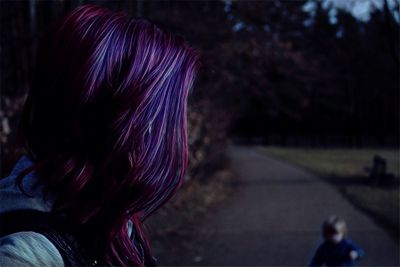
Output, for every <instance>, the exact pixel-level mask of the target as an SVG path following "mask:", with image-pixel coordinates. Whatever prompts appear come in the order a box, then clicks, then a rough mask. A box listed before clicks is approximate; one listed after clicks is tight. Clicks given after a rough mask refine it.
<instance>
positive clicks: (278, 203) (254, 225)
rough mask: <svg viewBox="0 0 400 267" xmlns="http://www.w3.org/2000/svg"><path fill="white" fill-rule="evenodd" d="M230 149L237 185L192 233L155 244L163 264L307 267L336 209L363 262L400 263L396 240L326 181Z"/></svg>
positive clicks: (248, 151) (246, 149) (253, 153)
mask: <svg viewBox="0 0 400 267" xmlns="http://www.w3.org/2000/svg"><path fill="white" fill-rule="evenodd" d="M229 153H230V155H231V160H232V166H233V168H234V169H235V170H236V171H237V173H238V174H239V176H240V180H239V181H237V182H236V184H235V185H236V186H237V190H236V191H235V193H234V194H233V195H232V196H231V197H230V198H229V199H227V200H226V201H225V202H224V203H222V204H220V205H218V206H217V207H215V208H214V209H213V210H212V211H211V212H210V213H209V214H207V216H206V217H205V218H203V219H202V221H201V222H199V223H198V225H196V226H188V227H189V228H191V230H192V231H193V230H194V231H193V232H194V234H193V236H191V237H189V238H188V237H185V238H183V237H179V236H176V237H171V238H170V239H169V244H165V243H164V244H158V246H162V247H164V248H165V250H164V249H161V250H160V249H158V253H157V252H156V255H158V258H159V260H160V264H161V265H181V266H182V265H184V266H188V265H203V266H205V265H207V266H209V265H213V266H215V265H225V266H235V265H236V266H237V265H241V266H249V265H250V266H304V265H307V263H308V261H309V259H310V257H311V256H312V254H313V252H314V249H315V248H316V246H317V245H318V242H319V241H320V227H321V223H322V221H323V220H324V219H325V218H326V217H329V215H331V214H337V215H340V216H342V217H344V218H345V219H346V220H347V222H348V227H349V232H350V237H351V238H352V239H353V240H354V241H355V242H356V243H358V244H359V245H360V246H361V247H362V248H363V249H364V250H365V251H366V258H365V259H364V260H363V261H360V262H359V263H358V265H360V266H365V265H368V266H399V247H398V245H397V244H396V243H395V242H394V241H393V240H392V239H391V238H390V237H389V236H388V234H387V233H386V232H385V231H384V230H382V229H381V228H380V227H378V226H377V225H375V223H374V222H373V221H372V219H370V218H369V217H367V216H366V215H364V214H362V213H361V212H359V211H358V210H356V209H355V208H354V207H353V206H352V205H351V204H350V203H349V202H348V201H347V200H346V199H345V198H343V197H342V196H341V195H340V193H339V192H337V191H336V190H335V189H334V188H332V187H331V186H329V185H328V184H326V183H324V182H322V181H321V180H319V179H318V178H317V177H314V176H313V175H310V174H309V173H307V172H305V171H303V170H301V169H298V168H296V167H293V166H291V165H288V164H287V163H283V162H281V161H278V160H276V159H274V158H271V157H268V156H265V155H262V154H260V153H257V152H256V151H255V150H254V149H252V148H250V147H238V146H233V147H231V148H230V152H229ZM177 245H178V246H177ZM174 248H175V249H174ZM156 251H157V249H156Z"/></svg>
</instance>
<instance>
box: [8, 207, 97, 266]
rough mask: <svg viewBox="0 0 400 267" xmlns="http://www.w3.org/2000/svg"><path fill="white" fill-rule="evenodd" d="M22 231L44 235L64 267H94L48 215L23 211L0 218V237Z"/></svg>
mask: <svg viewBox="0 0 400 267" xmlns="http://www.w3.org/2000/svg"><path fill="white" fill-rule="evenodd" d="M22 231H33V232H37V233H40V234H42V235H44V236H45V237H46V238H47V239H49V240H50V242H52V243H53V244H54V246H55V247H56V248H57V249H58V251H59V252H60V254H61V256H62V258H63V261H64V265H65V266H95V265H97V261H96V260H94V259H92V257H90V256H89V255H88V254H87V253H86V251H85V250H84V249H83V248H82V247H81V246H80V245H79V243H78V242H77V241H76V240H75V239H74V238H73V236H72V235H71V234H70V233H68V232H66V231H64V230H63V229H61V228H60V227H59V225H58V224H57V222H56V220H55V219H54V217H52V215H51V214H50V213H46V212H40V211H33V210H24V211H15V212H9V213H6V214H2V215H1V216H0V237H3V236H6V235H9V234H12V233H16V232H22Z"/></svg>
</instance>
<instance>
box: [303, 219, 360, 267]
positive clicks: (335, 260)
mask: <svg viewBox="0 0 400 267" xmlns="http://www.w3.org/2000/svg"><path fill="white" fill-rule="evenodd" d="M322 233H323V237H324V242H323V243H322V244H321V245H320V246H319V247H318V249H317V251H316V252H315V255H314V257H313V258H312V260H311V262H310V264H309V266H322V265H324V264H325V265H326V266H355V261H356V260H359V259H361V258H362V257H363V256H364V251H363V250H362V249H361V248H359V247H358V246H357V245H356V244H354V243H353V242H352V241H351V240H350V239H347V238H346V234H347V227H346V222H345V221H344V220H343V219H341V218H338V217H336V216H332V217H330V218H329V219H328V220H326V221H325V222H324V224H323V226H322Z"/></svg>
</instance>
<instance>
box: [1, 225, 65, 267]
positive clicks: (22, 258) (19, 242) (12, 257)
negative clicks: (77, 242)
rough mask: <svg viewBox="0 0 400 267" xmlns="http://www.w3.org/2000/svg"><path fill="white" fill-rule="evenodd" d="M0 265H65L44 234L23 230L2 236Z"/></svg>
mask: <svg viewBox="0 0 400 267" xmlns="http://www.w3.org/2000/svg"><path fill="white" fill-rule="evenodd" d="M0 266H64V261H63V259H62V256H61V254H60V252H59V251H58V249H57V248H56V247H55V246H54V244H53V243H52V242H51V241H50V240H48V239H47V238H46V237H45V236H44V235H42V234H40V233H37V232H33V231H22V232H16V233H12V234H9V235H6V236H4V237H2V238H0Z"/></svg>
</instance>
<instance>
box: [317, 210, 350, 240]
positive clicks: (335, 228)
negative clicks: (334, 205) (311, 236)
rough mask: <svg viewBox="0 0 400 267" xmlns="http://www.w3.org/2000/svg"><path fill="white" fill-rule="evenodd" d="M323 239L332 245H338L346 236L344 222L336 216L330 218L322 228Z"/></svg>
mask: <svg viewBox="0 0 400 267" xmlns="http://www.w3.org/2000/svg"><path fill="white" fill-rule="evenodd" d="M322 233H323V236H324V239H325V240H327V241H330V242H332V243H335V244H336V243H339V242H340V241H342V239H343V238H344V237H345V236H346V234H347V226H346V222H345V221H344V220H343V219H342V218H339V217H337V216H331V217H330V218H329V219H327V220H326V221H325V222H324V224H323V226H322Z"/></svg>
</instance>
